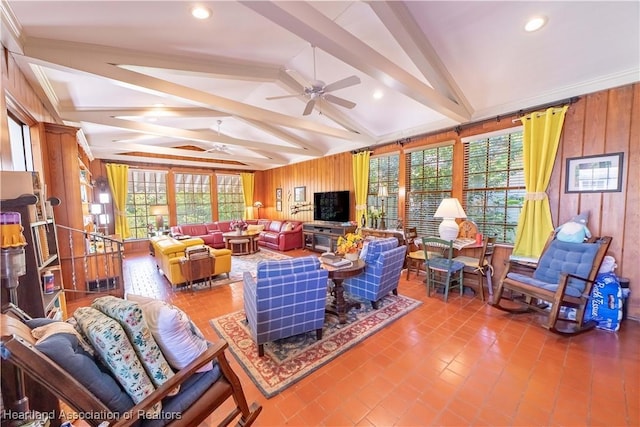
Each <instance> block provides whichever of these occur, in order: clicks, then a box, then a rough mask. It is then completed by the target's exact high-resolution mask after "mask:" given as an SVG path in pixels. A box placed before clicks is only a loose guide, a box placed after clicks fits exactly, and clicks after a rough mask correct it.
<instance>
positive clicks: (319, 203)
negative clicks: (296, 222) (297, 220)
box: [313, 190, 349, 222]
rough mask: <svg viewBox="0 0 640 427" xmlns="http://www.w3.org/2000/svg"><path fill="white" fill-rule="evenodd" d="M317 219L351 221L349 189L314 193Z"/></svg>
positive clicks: (314, 216)
mask: <svg viewBox="0 0 640 427" xmlns="http://www.w3.org/2000/svg"><path fill="white" fill-rule="evenodd" d="M313 219H314V220H315V221H332V222H347V221H349V191H346V190H345V191H326V192H324V193H314V194H313Z"/></svg>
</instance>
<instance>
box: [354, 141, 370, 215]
mask: <svg viewBox="0 0 640 427" xmlns="http://www.w3.org/2000/svg"><path fill="white" fill-rule="evenodd" d="M370 156H371V153H370V152H369V151H361V152H360V153H356V154H354V155H353V156H352V162H353V183H354V185H355V193H356V217H355V220H356V222H357V223H358V224H361V220H362V216H363V215H364V217H365V223H366V219H367V191H368V189H369V157H370Z"/></svg>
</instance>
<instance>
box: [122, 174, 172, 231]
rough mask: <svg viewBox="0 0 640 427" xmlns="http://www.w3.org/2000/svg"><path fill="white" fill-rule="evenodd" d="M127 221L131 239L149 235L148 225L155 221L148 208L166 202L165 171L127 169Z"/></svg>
mask: <svg viewBox="0 0 640 427" xmlns="http://www.w3.org/2000/svg"><path fill="white" fill-rule="evenodd" d="M128 192H129V193H128V194H127V222H128V223H129V230H130V231H131V237H130V238H131V239H146V238H147V237H149V234H148V233H149V230H150V226H152V225H154V224H155V223H156V220H155V216H153V215H151V214H150V212H149V208H150V207H151V206H152V205H166V204H167V172H166V171H153V170H141V169H131V168H130V169H129V185H128Z"/></svg>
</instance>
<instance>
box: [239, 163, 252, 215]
mask: <svg viewBox="0 0 640 427" xmlns="http://www.w3.org/2000/svg"><path fill="white" fill-rule="evenodd" d="M254 178H255V175H254V174H252V173H241V174H240V179H241V180H242V198H243V199H244V215H243V217H242V218H243V219H253V181H254Z"/></svg>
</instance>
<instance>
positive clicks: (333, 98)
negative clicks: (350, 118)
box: [323, 93, 356, 108]
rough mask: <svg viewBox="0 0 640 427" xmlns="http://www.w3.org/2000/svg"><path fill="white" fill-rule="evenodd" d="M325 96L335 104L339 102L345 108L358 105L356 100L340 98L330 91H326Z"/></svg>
mask: <svg viewBox="0 0 640 427" xmlns="http://www.w3.org/2000/svg"><path fill="white" fill-rule="evenodd" d="M323 98H324V99H325V100H327V101H329V102H333V103H334V104H338V105H340V106H342V107H344V108H353V107H355V106H356V104H355V102H351V101H347V100H346V99H344V98H340V97H338V96H335V95H331V94H330V93H326V94H325V95H324V96H323Z"/></svg>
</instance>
